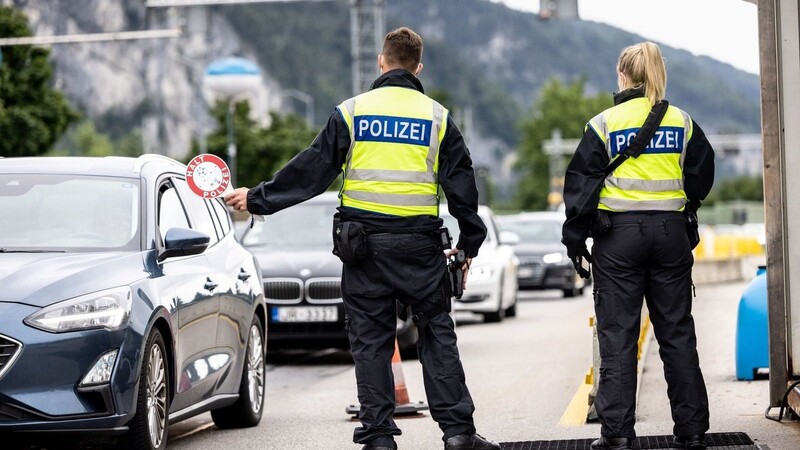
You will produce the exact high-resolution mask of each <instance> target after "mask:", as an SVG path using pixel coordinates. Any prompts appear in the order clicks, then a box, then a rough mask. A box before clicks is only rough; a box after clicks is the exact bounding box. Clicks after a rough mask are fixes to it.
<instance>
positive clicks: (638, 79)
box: [617, 42, 667, 105]
mask: <svg viewBox="0 0 800 450" xmlns="http://www.w3.org/2000/svg"><path fill="white" fill-rule="evenodd" d="M617 71H618V72H621V73H623V74H624V75H625V77H626V78H627V81H628V85H627V86H625V89H630V88H635V87H643V88H644V95H645V96H646V97H647V98H648V99H649V100H650V104H652V105H655V104H656V102H658V101H659V100H662V99H663V98H664V96H665V94H666V91H667V68H666V66H665V64H664V58H663V57H662V56H661V50H660V49H659V48H658V45H656V44H654V43H653V42H641V43H639V44H635V45H631V46H628V47H625V48H623V49H622V52H620V54H619V61H618V62H617Z"/></svg>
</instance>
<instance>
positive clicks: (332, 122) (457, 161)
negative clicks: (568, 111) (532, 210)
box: [247, 69, 486, 257]
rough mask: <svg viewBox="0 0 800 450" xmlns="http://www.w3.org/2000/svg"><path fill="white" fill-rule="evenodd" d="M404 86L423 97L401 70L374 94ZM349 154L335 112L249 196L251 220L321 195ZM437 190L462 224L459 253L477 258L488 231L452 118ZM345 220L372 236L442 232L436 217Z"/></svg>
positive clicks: (347, 216) (364, 215) (365, 214)
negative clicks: (373, 233) (303, 147)
mask: <svg viewBox="0 0 800 450" xmlns="http://www.w3.org/2000/svg"><path fill="white" fill-rule="evenodd" d="M384 86H400V87H405V88H408V89H416V90H418V91H419V92H423V93H424V91H423V89H422V83H420V81H419V79H417V77H415V76H414V75H412V74H411V73H410V72H407V71H405V70H401V69H397V70H391V71H389V72H386V73H385V74H383V75H381V76H380V77H379V78H378V79H377V80H375V82H374V83H372V89H379V88H381V87H384ZM349 149H350V132H349V130H348V128H347V124H346V123H345V121H344V119H343V118H342V116H341V115H340V114H339V112H338V111H334V113H333V114H331V116H330V117H329V118H328V123H327V124H326V125H325V127H324V128H323V129H322V130H321V131H320V132H319V134H318V135H317V137H316V138H315V139H314V142H312V143H311V146H310V147H309V148H307V149H306V150H304V151H302V152H300V153H298V154H297V155H296V156H295V157H294V158H292V159H291V160H290V161H289V162H288V163H287V164H286V166H284V167H283V168H281V169H280V170H279V171H277V172H276V173H275V176H274V177H273V178H272V180H271V181H266V182H261V183H259V184H258V186H256V187H254V188H252V189H250V190H249V191H248V193H247V209H248V211H249V212H251V213H253V214H273V213H275V212H278V211H280V210H282V209H284V208H287V207H289V206H292V205H295V204H297V203H300V202H303V201H305V200H308V199H309V198H311V197H314V196H316V195H319V194H321V193H322V192H324V191H325V190H326V189H327V188H328V186H330V184H331V183H332V182H333V181H334V180H335V179H336V177H338V176H339V174H340V173H341V172H342V166H343V164H344V162H345V161H346V159H347V152H348V150H349ZM439 184H440V185H441V187H442V190H443V191H444V193H445V196H446V197H447V206H448V209H449V211H450V214H452V215H453V217H455V218H456V219H457V220H458V227H459V228H460V230H461V234H460V236H459V238H458V243H457V244H456V247H458V248H459V249H461V250H464V252H465V253H466V254H467V256H468V257H474V256H476V255H477V254H478V249H479V248H480V246H481V244H482V243H483V240H484V239H485V238H486V226H485V225H484V223H483V221H482V220H481V218H480V217H479V216H478V212H477V211H478V190H477V187H476V185H475V174H474V172H473V170H472V159H471V158H470V155H469V150H468V149H467V146H466V145H465V144H464V138H463V136H462V135H461V132H460V131H459V130H458V128H457V127H456V124H455V122H454V121H453V119H452V117H450V115H449V114H448V118H447V129H446V131H445V135H444V140H443V141H442V144H441V145H440V147H439ZM339 212H340V214H341V216H342V219H343V220H356V221H359V222H362V223H364V224H365V225H366V226H367V228H368V229H370V230H373V231H378V232H380V231H396V230H404V231H405V232H408V231H418V232H423V233H424V232H433V231H435V230H437V229H438V228H439V227H441V226H442V220H441V219H440V218H438V217H434V216H411V217H401V216H392V215H387V214H381V213H376V212H371V211H365V210H361V209H355V208H348V207H339Z"/></svg>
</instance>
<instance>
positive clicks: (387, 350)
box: [225, 28, 500, 450]
mask: <svg viewBox="0 0 800 450" xmlns="http://www.w3.org/2000/svg"><path fill="white" fill-rule="evenodd" d="M421 58H422V39H421V38H420V37H419V35H417V34H416V33H415V32H414V31H412V30H410V29H408V28H399V29H397V30H394V31H392V32H390V33H388V34H387V36H386V38H385V41H384V45H383V49H382V52H381V54H380V55H378V65H379V67H380V71H381V76H380V77H379V78H378V79H377V80H375V82H374V83H373V84H372V88H371V90H370V91H368V92H366V93H364V94H361V95H358V96H356V97H353V98H350V99H348V100H346V101H344V102H343V103H342V104H341V105H339V106H338V107H337V108H336V111H335V112H334V113H333V114H332V115H331V116H330V118H329V119H328V123H327V125H326V126H325V127H324V128H323V129H322V131H321V132H320V133H319V135H318V136H317V137H316V139H315V140H314V142H313V143H312V144H311V147H310V148H309V149H307V150H305V151H303V152H301V153H299V154H298V155H297V156H295V157H294V158H293V159H292V160H291V161H289V163H288V164H287V165H286V166H285V167H284V168H282V169H281V170H279V171H278V172H277V173H275V176H274V178H273V179H272V180H271V181H267V182H262V183H260V184H259V185H258V186H256V187H254V188H252V189H249V190H248V189H246V188H239V189H237V190H236V191H234V192H233V193H232V194H229V195H228V196H226V198H225V200H226V202H227V203H228V205H230V206H233V207H234V208H235V209H237V210H241V211H245V210H246V211H249V212H251V213H253V214H272V213H275V212H277V211H280V210H281V209H283V208H287V207H289V206H291V205H294V204H297V203H300V202H302V201H304V200H307V199H309V198H311V197H314V196H315V195H318V194H320V193H322V192H323V191H325V189H326V188H327V187H328V186H329V185H330V184H331V182H333V181H334V179H335V178H336V177H337V176H338V175H339V173H341V172H342V171H344V177H343V186H342V190H341V193H340V198H341V206H340V207H339V208H338V210H339V212H338V213H337V217H336V220H335V222H336V223H338V225H337V227H336V230H335V233H336V235H337V236H340V237H341V235H342V233H344V236H345V237H347V238H348V239H347V241H345V242H342V241H341V240H339V239H336V241H337V242H338V245H339V246H340V248H338V250H337V252H338V253H339V255H340V257H341V258H342V259H343V262H345V264H344V265H343V270H342V297H343V299H344V304H345V308H346V312H347V329H348V336H349V339H350V349H351V351H352V354H353V359H354V361H355V374H356V382H357V388H358V400H359V402H360V403H361V410H360V412H359V419H360V420H361V425H362V426H360V427H357V428H356V429H355V432H354V434H353V441H354V442H356V443H360V444H365V445H364V447H363V448H364V449H371V450H385V449H395V448H397V445H396V443H395V441H394V436H397V435H399V434H401V432H400V429H399V428H398V427H397V425H396V424H395V422H394V420H393V413H394V408H395V394H394V381H393V375H392V367H391V359H392V355H393V353H394V344H395V338H396V323H397V307H396V301H397V300H400V301H401V302H402V303H404V304H406V305H409V306H410V308H411V313H412V314H413V315H414V317H415V321H416V322H417V324H418V328H420V329H419V333H420V338H419V341H418V342H417V350H418V352H419V359H420V362H421V363H422V368H423V378H424V383H425V392H426V394H427V398H428V404H429V406H430V411H431V416H432V417H433V419H434V420H436V422H438V424H439V427H440V428H441V430H442V433H443V440H444V442H445V445H444V447H445V449H499V448H500V446H499V445H498V444H496V443H494V442H491V441H488V440H486V439H484V438H483V437H481V436H480V435H478V434H477V433H476V430H475V425H474V423H473V417H472V414H473V411H474V409H475V407H474V405H473V402H472V398H471V396H470V393H469V390H468V389H467V386H466V384H465V380H464V370H463V368H462V365H461V361H460V358H459V354H458V348H457V346H456V334H455V330H454V325H453V321H452V319H451V318H450V315H449V314H447V311H448V310H449V304H450V293H449V291H447V285H446V283H445V275H446V260H445V257H444V254H443V252H442V249H441V248H440V247H439V246H438V243H437V242H438V240H437V239H438V236H439V234H438V231H439V229H440V228H441V227H442V220H441V219H440V218H439V194H438V193H439V187H440V186H441V188H442V190H443V191H444V193H445V195H446V196H447V200H448V208H449V210H450V213H451V214H452V215H453V216H454V217H455V218H456V219H457V220H458V224H459V229H460V232H461V234H460V236H459V239H458V242H457V245H456V248H453V249H451V250H449V251H448V252H447V253H448V254H455V253H456V252H458V251H459V250H463V251H464V252H465V256H466V257H467V259H466V262H465V263H464V265H463V266H462V270H463V272H464V276H465V278H464V283H466V275H467V273H468V268H469V264H470V261H471V259H472V258H473V257H474V256H476V255H477V254H478V249H479V247H480V245H481V243H482V242H483V240H484V238H485V237H486V227H485V225H484V224H483V222H482V221H481V219H480V217H479V216H478V214H477V209H478V192H477V189H476V184H475V177H474V173H473V169H472V160H471V159H470V156H469V151H468V150H467V147H466V146H465V144H464V140H463V137H462V136H461V133H460V132H459V131H458V129H457V128H456V125H455V123H454V122H453V119H452V118H451V117H450V115H449V114H448V111H447V110H446V109H445V108H444V107H442V105H440V104H439V103H437V102H436V101H434V100H432V99H431V98H430V97H427V96H426V95H425V94H424V91H423V89H422V84H421V83H420V81H419V79H417V75H419V73H420V71H421V70H422V64H421V63H420V60H421ZM344 224H347V225H348V226H344ZM363 241H366V245H363ZM358 242H361V243H362V245H358V246H357V247H355V248H350V247H353V246H356V245H357V244H354V243H358ZM351 244H352V245H351Z"/></svg>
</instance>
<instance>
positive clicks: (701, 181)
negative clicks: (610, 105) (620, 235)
mask: <svg viewBox="0 0 800 450" xmlns="http://www.w3.org/2000/svg"><path fill="white" fill-rule="evenodd" d="M643 96H644V92H643V91H642V90H641V89H629V90H626V91H623V92H620V93H618V94H614V105H619V104H620V103H623V102H626V101H628V100H630V99H633V98H640V97H643ZM692 129H693V131H692V138H691V139H689V143H688V144H687V146H686V158H685V159H684V162H683V190H684V192H685V193H686V197H687V198H688V199H689V201H690V202H692V203H693V204H694V205H696V206H697V207H699V205H700V201H701V200H703V199H705V198H706V196H707V195H708V193H709V192H710V191H711V186H712V185H713V184H714V149H713V148H711V144H710V143H709V142H708V139H706V135H705V133H703V130H702V129H701V128H700V126H699V125H697V122H695V121H694V119H692ZM608 163H609V157H608V152H607V151H606V147H605V144H603V141H602V140H600V137H599V136H597V134H596V133H595V132H594V130H593V129H592V128H591V127H586V131H585V132H584V133H583V137H582V138H581V140H580V143H579V144H578V148H577V149H576V150H575V154H574V155H573V156H572V160H570V162H569V166H567V173H566V175H565V177H564V206H565V208H566V211H565V212H566V215H567V220H566V222H565V223H564V227H563V230H562V231H563V235H562V242H563V243H564V244H565V245H566V246H567V247H570V246H571V245H572V246H575V245H577V244H579V243H583V242H584V241H585V240H586V238H587V237H588V236H589V227H590V223H591V220H592V216H593V215H594V212H595V210H596V209H597V205H598V203H599V202H600V190H599V189H598V187H599V186H601V185H602V183H603V179H605V177H606V175H605V173H604V172H603V170H604V169H605V168H606V166H607V165H608Z"/></svg>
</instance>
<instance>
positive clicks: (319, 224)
mask: <svg viewBox="0 0 800 450" xmlns="http://www.w3.org/2000/svg"><path fill="white" fill-rule="evenodd" d="M337 206H338V203H333V202H331V203H301V204H299V205H295V206H292V207H291V208H286V209H284V210H282V211H278V212H277V213H275V214H272V215H269V216H266V217H265V218H264V219H265V220H264V221H263V222H258V221H257V222H255V224H254V225H253V228H251V229H249V230H247V231H246V232H245V234H244V236H243V237H242V243H243V244H244V245H245V246H253V247H277V248H284V247H289V248H298V247H303V248H309V247H310V248H316V247H319V248H327V247H331V246H332V245H333V242H332V238H331V236H332V235H331V227H332V226H333V215H334V214H335V213H336V207H337Z"/></svg>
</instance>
